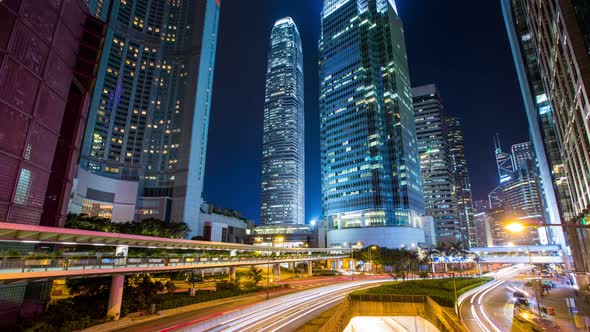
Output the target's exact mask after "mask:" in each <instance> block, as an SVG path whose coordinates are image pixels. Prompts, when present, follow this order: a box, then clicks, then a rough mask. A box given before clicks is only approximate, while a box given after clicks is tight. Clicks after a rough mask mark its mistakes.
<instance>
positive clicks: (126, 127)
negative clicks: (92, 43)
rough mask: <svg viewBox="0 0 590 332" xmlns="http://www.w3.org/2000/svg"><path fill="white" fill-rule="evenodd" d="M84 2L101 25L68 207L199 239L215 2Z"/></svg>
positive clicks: (92, 0) (72, 209) (142, 0)
mask: <svg viewBox="0 0 590 332" xmlns="http://www.w3.org/2000/svg"><path fill="white" fill-rule="evenodd" d="M88 5H89V8H91V10H93V11H94V13H95V14H96V15H97V16H99V17H100V18H102V19H103V20H105V21H107V22H108V30H107V33H106V40H105V43H104V52H103V56H102V59H101V66H100V70H99V74H98V79H97V82H96V89H95V93H94V95H93V99H92V103H91V105H90V111H89V116H88V118H89V120H88V126H87V128H86V132H85V135H84V136H85V137H84V144H83V147H82V155H81V158H80V168H79V170H78V175H77V183H76V188H75V191H74V196H73V200H72V202H71V205H70V211H72V212H75V213H87V214H90V215H96V216H101V217H106V218H111V219H112V220H113V221H127V220H134V219H143V218H147V217H154V218H159V219H163V220H172V221H184V222H187V223H188V224H189V226H190V227H191V229H192V231H193V235H200V231H201V227H200V226H199V225H198V224H196V223H197V221H198V217H199V206H200V202H201V192H202V188H203V175H204V167H205V152H206V145H207V130H208V122H209V111H210V104H211V92H212V82H213V71H214V60H215V50H216V43H217V28H218V21H219V1H218V0H186V1H168V0H128V1H110V0H90V1H89V4H88Z"/></svg>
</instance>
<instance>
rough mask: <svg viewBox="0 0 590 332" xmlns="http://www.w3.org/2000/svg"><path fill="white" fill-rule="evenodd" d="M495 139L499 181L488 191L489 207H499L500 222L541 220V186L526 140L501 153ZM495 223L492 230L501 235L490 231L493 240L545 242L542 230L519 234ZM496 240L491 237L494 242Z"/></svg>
mask: <svg viewBox="0 0 590 332" xmlns="http://www.w3.org/2000/svg"><path fill="white" fill-rule="evenodd" d="M495 139H496V142H495V150H494V152H495V155H496V164H497V166H498V176H499V182H500V183H499V184H498V187H496V188H495V189H494V190H493V191H492V192H491V193H490V194H489V203H490V207H491V208H492V209H494V208H501V209H502V210H503V214H502V215H503V216H504V217H505V220H503V221H502V222H504V223H505V222H507V221H508V220H514V219H521V220H533V221H537V222H545V213H544V202H543V199H542V196H541V185H540V183H539V177H538V175H537V172H536V169H537V168H536V163H535V160H534V155H533V153H532V150H531V147H532V146H531V144H530V142H525V143H519V144H514V145H513V146H512V149H511V151H512V153H505V152H503V151H502V146H501V145H500V139H499V137H498V136H496V138H495ZM510 170H511V171H510ZM499 222H500V221H498V224H497V225H496V226H495V229H496V232H500V233H501V234H494V236H495V239H500V238H501V239H503V240H502V243H518V244H539V243H543V244H547V242H549V239H548V237H547V232H546V231H545V230H544V229H539V230H536V229H533V228H530V229H529V230H528V231H527V232H525V233H526V234H523V235H522V236H521V235H516V234H510V233H508V232H505V231H504V230H503V229H500V228H501V227H503V226H502V225H500V224H499ZM498 241H499V240H494V244H496V243H497V242H498Z"/></svg>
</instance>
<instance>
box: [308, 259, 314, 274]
mask: <svg viewBox="0 0 590 332" xmlns="http://www.w3.org/2000/svg"><path fill="white" fill-rule="evenodd" d="M307 276H308V277H312V276H313V262H312V261H307Z"/></svg>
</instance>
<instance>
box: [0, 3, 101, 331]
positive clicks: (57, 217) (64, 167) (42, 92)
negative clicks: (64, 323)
mask: <svg viewBox="0 0 590 332" xmlns="http://www.w3.org/2000/svg"><path fill="white" fill-rule="evenodd" d="M0 22H2V23H0V26H1V27H2V28H1V29H0V30H1V31H2V32H1V33H0V222H9V223H19V224H28V225H43V226H55V227H61V226H63V224H64V221H65V217H66V214H67V206H68V199H69V197H70V192H71V189H72V182H73V178H74V174H75V171H76V167H77V166H76V165H77V161H78V156H79V153H80V145H81V144H80V141H81V136H82V135H81V134H82V131H83V130H84V126H85V125H86V115H87V111H88V103H89V101H90V94H91V93H92V89H93V86H94V80H95V70H96V67H97V66H98V61H99V57H100V45H101V41H102V39H103V37H104V30H105V26H104V23H103V22H101V21H100V20H97V19H95V18H94V17H92V16H90V13H89V12H88V11H87V9H86V6H85V4H84V3H83V2H82V1H80V0H55V1H22V2H21V1H3V2H0ZM0 249H2V250H19V251H22V252H23V253H24V252H28V251H30V250H31V249H32V245H31V244H24V243H13V244H10V243H3V244H2V247H1V248H0ZM49 289H50V287H49V283H47V282H34V283H29V284H16V285H2V286H0V329H2V330H5V331H9V330H14V327H13V326H12V325H14V324H15V321H16V319H17V317H18V316H19V313H35V312H41V311H42V310H43V308H44V306H45V305H46V304H47V302H48V295H49Z"/></svg>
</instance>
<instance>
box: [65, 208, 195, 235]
mask: <svg viewBox="0 0 590 332" xmlns="http://www.w3.org/2000/svg"><path fill="white" fill-rule="evenodd" d="M65 227H66V228H76V229H86V230H92V231H100V232H113V233H124V234H135V235H145V236H155V237H165V238H173V239H183V238H185V237H186V236H187V234H188V233H189V232H190V228H189V227H188V225H187V224H185V223H183V222H165V221H163V220H159V219H154V218H148V219H142V220H140V221H129V222H124V223H113V222H111V221H110V220H109V219H106V218H99V217H90V216H88V215H85V214H81V215H76V214H69V215H68V217H67V219H66V223H65Z"/></svg>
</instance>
